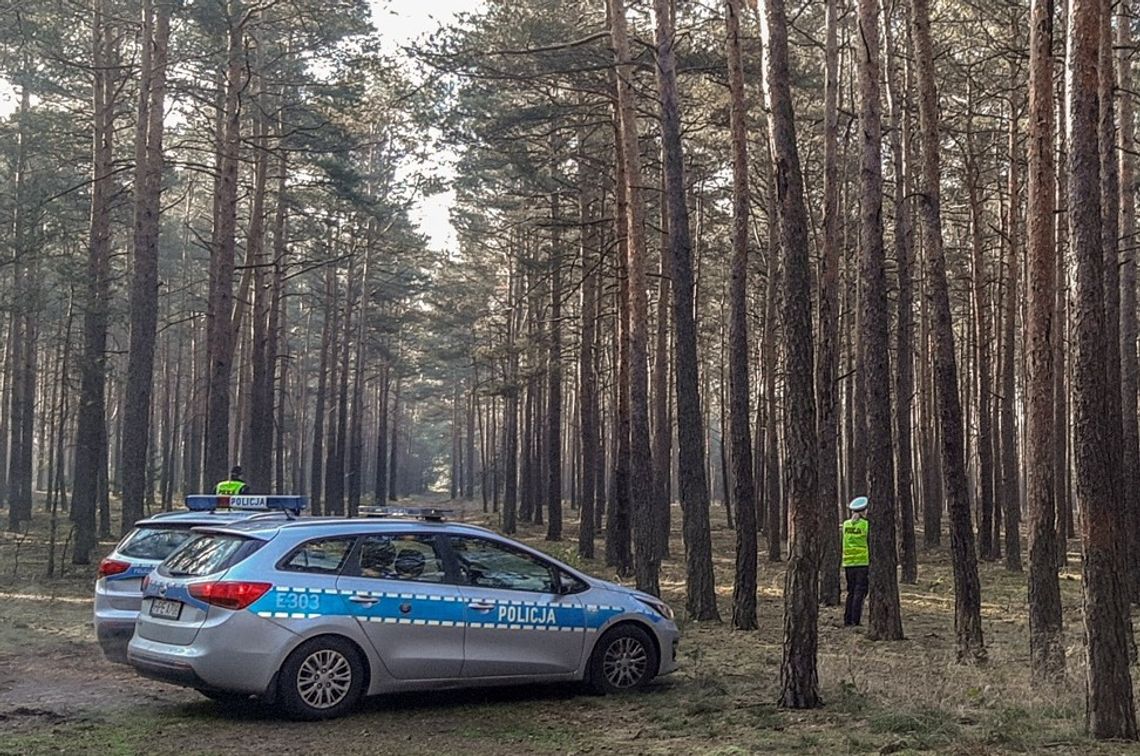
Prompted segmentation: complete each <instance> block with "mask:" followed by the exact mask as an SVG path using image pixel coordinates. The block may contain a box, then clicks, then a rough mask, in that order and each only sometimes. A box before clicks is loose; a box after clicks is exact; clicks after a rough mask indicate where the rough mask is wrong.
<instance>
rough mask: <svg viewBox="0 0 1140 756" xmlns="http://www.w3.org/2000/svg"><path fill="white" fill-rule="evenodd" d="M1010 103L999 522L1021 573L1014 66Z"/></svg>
mask: <svg viewBox="0 0 1140 756" xmlns="http://www.w3.org/2000/svg"><path fill="white" fill-rule="evenodd" d="M1010 85H1011V91H1012V92H1014V95H1013V96H1012V104H1011V108H1010V114H1009V209H1008V211H1007V215H1008V218H1007V224H1008V229H1009V233H1008V235H1007V236H1008V241H1007V246H1008V252H1009V257H1008V258H1007V259H1006V261H1005V264H1006V270H1005V273H1006V275H1005V293H1004V295H1003V298H1004V301H1005V308H1004V310H1005V315H1004V317H1003V331H1002V353H1003V359H1002V368H1001V371H1002V372H1001V447H1002V521H1003V522H1004V524H1005V568H1006V569H1007V570H1009V571H1010V572H1021V485H1020V482H1019V480H1018V464H1017V433H1016V426H1015V423H1016V420H1015V417H1014V414H1015V413H1016V412H1017V408H1016V401H1015V399H1016V397H1015V392H1016V386H1015V383H1014V365H1015V363H1016V362H1017V353H1016V351H1015V349H1014V341H1013V334H1014V331H1015V330H1016V327H1017V308H1018V303H1019V300H1018V294H1017V273H1018V251H1017V247H1018V242H1019V239H1018V217H1019V216H1020V214H1021V209H1020V204H1021V199H1020V197H1021V189H1020V179H1019V177H1018V174H1019V167H1020V162H1021V153H1020V149H1019V147H1018V143H1017V142H1018V140H1017V118H1018V100H1019V98H1018V97H1017V95H1016V92H1017V89H1018V87H1019V77H1018V75H1017V69H1016V68H1015V67H1012V68H1011V71H1010Z"/></svg>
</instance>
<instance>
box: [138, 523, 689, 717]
mask: <svg viewBox="0 0 1140 756" xmlns="http://www.w3.org/2000/svg"><path fill="white" fill-rule="evenodd" d="M195 531H196V533H198V537H197V538H195V539H193V540H191V541H189V542H187V543H186V544H184V545H183V546H182V547H181V548H179V549H178V550H177V551H176V552H175V553H173V554H171V555H170V557H169V558H167V559H166V560H165V561H164V562H163V563H162V564H161V565H160V566H159V567H158V569H157V570H155V571H154V572H153V573H152V574H151V575H150V576H149V577H148V578H147V580H146V581H145V584H144V599H143V605H142V612H141V613H140V615H139V620H138V624H137V626H136V628H135V634H134V637H133V638H132V639H131V642H130V646H129V650H128V656H129V660H130V663H131V664H132V665H133V666H134V667H135V669H136V670H137V671H138V672H140V673H141V674H143V675H145V676H147V677H151V678H155V679H158V680H163V681H167V682H172V683H176V684H179V685H184V686H189V687H192V688H195V689H197V690H199V691H200V692H202V693H203V694H204V695H206V696H208V697H210V698H214V699H219V700H225V699H227V698H237V697H248V696H261V697H264V698H265V699H267V700H268V701H270V702H276V703H277V704H279V705H280V706H281V707H282V708H283V709H284V710H285V711H286V712H287V713H289V714H290V715H292V716H293V717H296V718H300V719H326V718H331V717H335V716H339V715H341V714H343V713H344V712H346V711H348V710H349V709H350V708H352V707H353V706H354V705H355V704H356V703H357V702H358V701H359V700H360V699H361V698H362V697H363V696H365V695H372V694H377V693H387V692H397V691H410V690H425V689H438V688H453V687H463V686H482V685H498V684H513V683H526V682H539V681H542V682H553V681H575V680H585V681H586V682H588V683H589V684H590V686H591V687H593V688H594V689H595V690H597V691H598V692H602V693H608V692H616V691H625V690H633V689H636V688H640V687H642V686H644V685H645V684H646V683H647V682H649V681H650V680H651V679H652V678H653V677H654V676H656V675H663V674H666V673H669V672H672V671H673V670H674V669H675V668H676V666H677V642H678V639H679V637H680V633H679V631H678V629H677V626H676V624H674V622H673V613H672V611H671V610H670V609H669V607H668V606H667V605H666V604H665V603H663V602H662V601H661V600H660V599H658V598H656V597H654V596H650V595H648V594H645V593H640V592H638V591H635V590H631V589H629V588H624V587H622V586H619V585H616V584H614V583H610V582H606V581H604V580H599V579H597V578H593V577H590V576H588V575H585V574H583V573H581V572H579V571H578V570H576V569H574V568H573V567H570V566H567V565H565V564H563V563H561V562H558V561H556V560H554V559H551V558H550V557H548V556H546V555H545V554H542V553H541V552H538V551H535V550H534V549H531V548H529V547H527V546H525V545H523V544H521V543H517V542H515V541H512V540H510V539H508V538H505V537H503V536H501V535H498V534H496V533H494V532H492V531H490V530H487V529H484V528H480V527H475V526H472V525H466V524H460V523H454V522H444V521H441V520H439V519H438V518H436V517H432V516H430V515H429V516H428V517H427V518H426V519H409V518H395V519H393V518H385V519H328V518H307V519H298V520H294V521H290V522H268V521H246V522H238V523H233V524H229V525H213V526H208V527H199V528H196V529H195Z"/></svg>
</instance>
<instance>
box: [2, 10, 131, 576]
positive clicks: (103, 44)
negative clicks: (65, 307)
mask: <svg viewBox="0 0 1140 756" xmlns="http://www.w3.org/2000/svg"><path fill="white" fill-rule="evenodd" d="M92 11H93V17H92V53H93V54H92V67H93V74H92V75H93V77H94V84H93V87H92V96H93V102H94V113H95V121H94V130H93V139H92V183H91V226H90V237H89V241H88V254H87V295H86V312H85V313H84V317H83V362H82V366H81V375H82V377H81V386H80V395H79V409H78V424H77V427H76V431H75V477H74V478H73V491H74V493H73V496H72V519H73V520H74V522H75V525H76V532H75V546H74V548H73V550H72V558H71V561H72V563H73V564H88V563H89V562H90V559H91V552H92V550H93V549H94V548H95V546H96V544H97V540H96V527H95V512H96V507H97V505H98V498H99V489H100V486H102V485H105V483H104V482H103V481H104V480H105V475H101V474H100V469H102V470H103V471H104V473H105V470H106V466H107V421H106V380H107V379H106V364H105V363H106V351H107V319H108V314H107V310H108V307H109V305H110V302H109V299H110V287H111V281H110V277H111V212H110V203H111V194H112V191H113V187H112V184H111V181H112V173H111V171H112V159H113V150H112V142H113V139H114V130H115V107H114V105H115V103H114V101H113V96H114V95H113V93H114V74H113V70H114V61H113V57H114V53H113V46H114V42H113V33H112V29H111V25H110V20H109V18H108V17H107V11H106V8H105V6H104V3H103V0H94V1H93V3H92ZM31 330H32V325H31V323H26V324H25V326H24V333H23V336H24V343H23V344H22V348H21V350H20V354H21V357H22V359H23V363H24V366H25V367H26V366H27V365H29V364H32V361H33V360H34V359H35V355H34V346H33V345H31V344H29V340H28V335H29V334H30V332H31ZM29 347H32V348H29ZM29 385H30V386H32V387H34V385H35V381H34V380H32V379H30V376H29V375H28V374H27V373H26V371H25V375H24V376H23V380H22V381H21V385H20V386H19V387H17V391H21V390H22V391H23V392H26V391H27V390H28V388H29ZM23 398H24V400H25V401H24V404H23V406H22V407H21V408H20V412H19V413H17V412H16V411H13V413H12V415H13V418H14V419H13V426H12V429H13V439H14V441H13V449H12V467H13V469H14V472H13V473H12V474H10V475H9V485H10V486H12V488H13V490H14V491H17V492H19V493H21V494H22V491H20V489H21V488H22V486H23V483H24V475H25V474H27V473H26V472H25V471H30V468H31V452H32V449H31V445H30V444H26V443H24V440H25V439H24V436H23V427H22V426H26V425H27V423H28V422H29V421H30V420H31V417H32V412H33V406H32V404H31V403H29V402H26V394H25V397H23ZM16 418H18V420H19V422H17V421H16ZM17 434H19V436H20V444H19V453H17V445H16V443H15V439H16V438H17ZM144 453H145V450H144ZM28 477H29V478H30V475H28ZM29 493H30V492H29ZM21 498H22V497H21ZM9 506H10V511H9V518H10V519H15V521H16V522H19V519H16V518H15V515H16V513H17V500H16V499H12V500H11V504H10V505H9ZM27 511H28V513H29V515H30V513H31V501H30V497H29V500H28V509H27ZM13 529H15V528H13Z"/></svg>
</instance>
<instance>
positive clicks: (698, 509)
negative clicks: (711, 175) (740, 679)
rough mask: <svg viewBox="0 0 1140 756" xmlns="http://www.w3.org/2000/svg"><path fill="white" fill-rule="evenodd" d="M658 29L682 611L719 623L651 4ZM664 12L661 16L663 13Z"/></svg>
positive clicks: (673, 103)
mask: <svg viewBox="0 0 1140 756" xmlns="http://www.w3.org/2000/svg"><path fill="white" fill-rule="evenodd" d="M654 2H655V4H656V5H655V8H656V9H657V17H658V26H660V24H661V22H662V21H664V20H666V19H668V21H669V25H668V26H667V27H666V31H668V32H670V33H669V34H668V35H667V39H668V42H669V45H668V50H669V52H670V55H669V56H668V57H667V58H666V59H662V57H661V56H660V55H659V56H658V64H657V65H658V68H657V74H658V93H659V95H660V96H661V100H662V102H661V130H662V145H663V151H664V154H665V189H666V191H665V202H666V203H667V204H668V213H669V254H670V256H671V260H670V268H671V269H672V272H673V327H674V328H675V329H676V330H675V332H674V333H675V337H674V348H675V350H676V356H675V365H676V370H675V371H674V372H675V380H676V391H677V457H678V465H677V467H678V480H677V483H678V489H679V493H680V497H681V517H682V530H683V535H684V543H685V610H686V614H688V616H689V618H690V619H695V620H701V621H703V620H719V619H720V613H719V612H718V610H717V606H716V581H715V579H714V577H713V564H712V532H711V530H710V525H709V487H708V477H707V473H706V469H707V468H706V466H705V449H704V444H703V441H702V438H701V436H702V427H703V425H702V422H701V417H702V413H701V397H700V389H699V386H700V383H699V381H700V379H699V376H698V374H697V366H698V355H697V327H696V322H695V317H694V314H693V289H694V286H693V262H692V257H693V243H692V236H691V235H690V230H689V208H688V204H687V203H686V201H685V169H684V154H683V151H682V145H681V114H680V110H679V105H678V103H677V87H676V62H675V60H674V56H673V54H672V33H671V32H672V26H673V25H672V15H671V14H670V13H668V8H666V5H667V3H663V2H662V0H654ZM662 10H665V11H666V12H665V13H662V12H661V11H662Z"/></svg>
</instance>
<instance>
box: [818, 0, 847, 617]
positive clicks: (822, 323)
mask: <svg viewBox="0 0 1140 756" xmlns="http://www.w3.org/2000/svg"><path fill="white" fill-rule="evenodd" d="M837 15H838V14H837V8H836V0H827V19H826V24H827V32H826V34H827V38H826V49H825V52H824V67H825V70H826V78H825V81H824V92H823V259H822V263H821V267H820V271H819V305H818V313H819V343H818V346H817V350H818V351H817V355H816V376H815V380H816V385H815V392H816V403H817V404H818V406H819V416H818V418H817V423H818V425H817V428H818V431H817V432H818V435H819V504H820V530H821V533H820V561H819V600H820V602H821V603H823V604H825V605H826V606H838V605H839V597H840V586H839V572H840V563H841V561H842V544H841V543H840V530H839V524H840V521H841V516H840V507H841V506H842V504H841V502H840V499H839V415H838V406H839V383H838V373H839V347H840V344H839V245H840V239H839V225H840V221H841V218H840V217H839V186H838V183H839V160H838V155H837V153H838V124H837V121H838V105H839V43H838V36H839V35H838V28H837V27H838V26H839V22H838V18H837Z"/></svg>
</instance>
